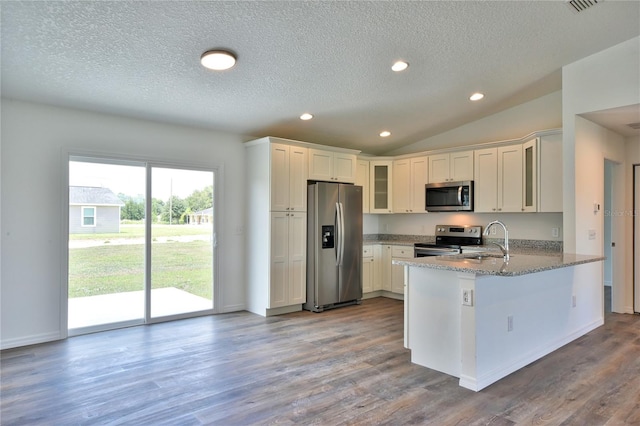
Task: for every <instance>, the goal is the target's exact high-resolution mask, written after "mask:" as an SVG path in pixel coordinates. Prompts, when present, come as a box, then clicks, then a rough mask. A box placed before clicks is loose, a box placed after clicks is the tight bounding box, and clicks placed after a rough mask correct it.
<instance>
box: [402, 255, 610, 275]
mask: <svg viewBox="0 0 640 426" xmlns="http://www.w3.org/2000/svg"><path fill="white" fill-rule="evenodd" d="M476 255H477V253H476ZM472 256H474V254H473V253H469V254H459V255H454V256H433V257H420V258H415V259H396V260H394V261H393V263H394V264H395V265H404V266H413V267H420V268H430V269H440V270H445V271H456V272H467V273H474V274H478V275H499V276H506V277H510V276H516V275H525V274H532V273H535V272H542V271H549V270H552V269H559V268H566V267H568V266H575V265H581V264H584V263H591V262H599V261H602V260H604V259H605V257H603V256H591V255H584V254H571V253H553V254H549V253H548V254H522V253H516V254H512V255H511V257H510V259H509V261H508V262H505V261H504V259H503V258H502V256H501V255H497V254H494V253H493V252H492V253H488V254H485V256H484V257H482V258H481V259H478V258H474V257H472Z"/></svg>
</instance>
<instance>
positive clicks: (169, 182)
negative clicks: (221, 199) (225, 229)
mask: <svg viewBox="0 0 640 426" xmlns="http://www.w3.org/2000/svg"><path fill="white" fill-rule="evenodd" d="M213 183H214V182H213V173H212V172H209V171H196V170H183V169H171V168H161V167H152V168H151V196H152V206H154V205H155V211H153V212H152V214H153V220H154V221H155V223H153V224H152V226H151V227H150V229H151V317H154V318H155V317H164V316H170V315H180V314H185V313H189V312H198V311H203V310H207V309H213V251H214V240H213V236H214V234H213Z"/></svg>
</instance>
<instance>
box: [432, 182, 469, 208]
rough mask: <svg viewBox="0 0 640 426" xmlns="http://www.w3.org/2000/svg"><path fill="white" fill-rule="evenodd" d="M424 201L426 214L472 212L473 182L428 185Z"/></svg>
mask: <svg viewBox="0 0 640 426" xmlns="http://www.w3.org/2000/svg"><path fill="white" fill-rule="evenodd" d="M424 199H425V210H426V211H428V212H456V211H466V212H472V211H473V181H472V180H466V181H461V182H442V183H428V184H426V185H425V197H424Z"/></svg>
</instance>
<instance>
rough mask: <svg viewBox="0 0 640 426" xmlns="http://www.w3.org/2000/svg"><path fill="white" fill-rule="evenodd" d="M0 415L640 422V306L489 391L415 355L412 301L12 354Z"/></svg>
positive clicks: (202, 322) (35, 421)
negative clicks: (406, 334)
mask: <svg viewBox="0 0 640 426" xmlns="http://www.w3.org/2000/svg"><path fill="white" fill-rule="evenodd" d="M1 356H2V357H1V372H2V376H1V378H2V383H1V389H0V390H1V395H0V399H1V418H0V422H1V424H2V425H74V424H87V425H93V424H110V425H120V424H123V425H147V424H148V425H162V424H169V425H199V424H216V425H249V424H258V425H267V424H304V425H314V424H316V425H343V424H345V425H349V424H354V425H375V424H388V425H404V424H433V425H513V424H522V425H531V424H534V425H543V424H544V425H625V424H627V425H633V424H635V425H638V424H640V316H637V315H619V314H610V313H607V315H606V321H605V325H604V326H602V327H599V328H598V329H596V330H594V331H593V332H591V333H589V334H588V335H586V336H583V337H581V338H579V339H577V340H576V341H574V342H572V343H570V344H568V345H566V346H564V347H563V348H561V349H559V350H557V351H555V352H554V353H552V354H550V355H548V356H546V357H544V358H542V359H540V360H538V361H536V362H534V363H532V364H530V365H529V366H527V367H525V368H523V369H521V370H519V371H517V372H516V373H513V374H511V375H510V376H508V377H506V378H504V379H502V380H500V381H499V382H497V383H495V384H493V385H491V386H489V387H488V388H485V389H483V390H482V391H480V392H477V393H476V392H472V391H470V390H467V389H464V388H461V387H459V386H458V379H456V378H454V377H451V376H448V375H446V374H442V373H438V372H436V371H433V370H429V369H427V368H423V367H420V366H417V365H414V364H411V362H410V353H409V351H408V350H407V349H405V348H404V347H403V303H402V302H401V301H397V300H392V299H386V298H376V299H370V300H365V301H363V303H362V305H359V306H350V307H344V308H340V309H335V310H332V311H326V312H323V313H319V314H315V313H310V312H299V313H294V314H288V315H282V316H278V317H271V318H263V317H260V316H257V315H253V314H250V313H247V312H239V313H230V314H221V315H216V316H208V317H200V318H194V319H188V320H181V321H174V322H168V323H162V324H155V325H150V326H140V327H132V328H127V329H120V330H114V331H108V332H102V333H96V334H91V335H84V336H78V337H73V338H70V339H67V340H64V341H58V342H52V343H46V344H41V345H34V346H30V347H23V348H16V349H10V350H5V351H3V352H2V354H1Z"/></svg>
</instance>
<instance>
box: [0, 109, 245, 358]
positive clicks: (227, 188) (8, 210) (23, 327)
mask: <svg viewBox="0 0 640 426" xmlns="http://www.w3.org/2000/svg"><path fill="white" fill-rule="evenodd" d="M1 113H2V116H1V119H2V146H1V149H2V151H1V152H2V156H1V161H2V170H1V176H2V177H1V181H0V182H1V185H2V193H1V206H2V210H1V211H2V213H1V220H2V222H1V232H2V249H1V250H2V251H1V255H2V257H1V269H2V271H1V276H2V281H1V287H0V294H1V298H2V300H1V308H2V313H1V338H2V341H1V345H2V348H6V347H12V346H20V345H25V344H30V343H37V342H42V341H46V340H53V339H58V338H60V337H61V336H64V334H65V333H66V330H61V325H60V324H61V315H62V314H63V313H62V312H61V308H60V307H61V298H62V297H63V292H62V288H63V287H62V286H63V284H64V283H63V282H62V276H63V264H62V263H63V262H62V259H63V252H64V251H65V250H66V249H65V247H64V241H65V238H66V236H65V235H63V224H64V221H65V220H67V219H66V218H65V217H63V216H64V215H63V213H64V206H63V198H64V197H63V191H65V190H66V188H65V187H64V184H63V177H64V173H65V171H64V167H63V154H64V152H66V150H67V149H74V150H82V151H93V152H100V153H105V154H112V155H118V156H130V157H135V158H148V159H150V160H159V161H168V162H179V163H182V164H193V165H195V166H203V167H216V166H218V167H220V166H222V169H223V173H222V179H223V180H222V186H221V187H219V188H218V189H219V190H221V191H222V193H221V195H222V198H221V210H220V215H221V217H220V220H221V221H220V222H219V229H218V232H219V233H218V242H219V254H220V258H219V267H220V272H221V274H220V275H219V277H220V279H219V285H220V293H219V297H220V305H219V306H220V310H221V311H223V312H226V311H233V310H242V309H244V303H245V291H244V287H245V285H244V269H245V263H244V257H243V236H242V235H236V234H234V233H233V232H230V231H228V230H234V229H239V227H241V226H242V225H243V215H242V214H241V212H243V207H244V199H243V194H244V146H243V145H242V142H243V140H242V139H241V137H240V136H238V135H230V134H225V133H219V132H214V131H210V130H204V129H197V128H191V127H180V126H174V125H167V124H161V123H155V122H150V121H142V120H135V119H130V118H124V117H117V116H110V115H102V114H96V113H91V112H84V111H78V110H72V109H65V108H57V107H51V106H45V105H38V104H32V103H26V102H19V101H11V100H6V99H3V100H2V109H1Z"/></svg>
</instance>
